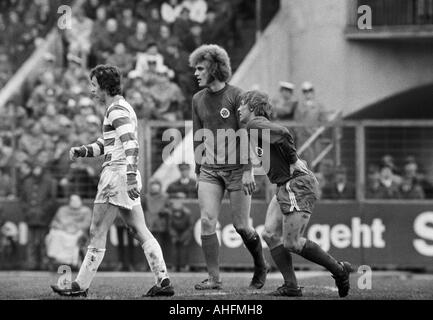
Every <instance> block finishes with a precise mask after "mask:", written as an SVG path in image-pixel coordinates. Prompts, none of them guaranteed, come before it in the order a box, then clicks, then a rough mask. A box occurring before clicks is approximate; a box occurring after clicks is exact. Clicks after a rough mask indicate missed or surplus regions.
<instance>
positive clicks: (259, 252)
mask: <svg viewBox="0 0 433 320" xmlns="http://www.w3.org/2000/svg"><path fill="white" fill-rule="evenodd" d="M236 231H237V232H238V233H239V235H240V236H241V238H242V240H243V242H244V244H245V246H246V247H247V249H248V251H249V252H250V253H251V255H252V256H253V259H254V266H255V267H256V268H258V269H263V268H266V262H265V257H264V256H263V248H262V241H261V239H260V237H259V235H258V234H257V232H256V231H255V230H254V229H237V228H236Z"/></svg>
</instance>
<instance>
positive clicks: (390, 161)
mask: <svg viewBox="0 0 433 320" xmlns="http://www.w3.org/2000/svg"><path fill="white" fill-rule="evenodd" d="M380 163H381V166H382V167H389V168H390V169H391V172H392V181H394V182H395V183H396V184H398V185H400V184H401V181H402V179H401V176H400V175H399V173H400V172H399V170H398V168H397V166H396V165H395V161H394V157H393V156H391V155H389V154H387V155H384V156H383V157H382V159H381V162H380Z"/></svg>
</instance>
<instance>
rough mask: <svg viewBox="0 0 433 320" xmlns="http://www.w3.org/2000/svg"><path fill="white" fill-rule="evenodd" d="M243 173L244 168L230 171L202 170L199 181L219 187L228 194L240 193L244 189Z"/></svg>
mask: <svg viewBox="0 0 433 320" xmlns="http://www.w3.org/2000/svg"><path fill="white" fill-rule="evenodd" d="M243 173H244V171H243V168H240V169H235V170H230V171H220V170H210V169H204V168H200V176H199V179H198V181H199V182H207V183H212V184H216V185H219V186H221V187H222V188H223V189H224V190H227V191H228V192H234V191H240V190H242V189H243V185H242V176H243Z"/></svg>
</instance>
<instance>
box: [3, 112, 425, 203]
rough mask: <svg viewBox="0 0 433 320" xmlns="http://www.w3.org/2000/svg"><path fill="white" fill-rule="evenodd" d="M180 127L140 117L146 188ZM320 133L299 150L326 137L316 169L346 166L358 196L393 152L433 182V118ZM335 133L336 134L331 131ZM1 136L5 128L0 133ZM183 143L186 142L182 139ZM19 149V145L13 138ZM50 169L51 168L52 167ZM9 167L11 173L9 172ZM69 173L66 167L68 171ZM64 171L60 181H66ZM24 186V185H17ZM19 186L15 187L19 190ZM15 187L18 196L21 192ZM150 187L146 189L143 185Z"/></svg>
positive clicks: (342, 125)
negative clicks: (171, 133)
mask: <svg viewBox="0 0 433 320" xmlns="http://www.w3.org/2000/svg"><path fill="white" fill-rule="evenodd" d="M280 123H284V125H285V126H287V127H288V128H289V129H290V130H291V131H292V132H293V134H294V135H295V136H296V135H297V132H298V130H299V129H302V128H304V127H303V126H302V124H300V123H296V122H280ZM176 128H177V129H179V131H180V132H181V135H182V137H185V136H186V135H187V134H188V133H189V132H190V130H191V121H187V122H176V123H173V122H152V121H151V122H147V121H140V122H139V142H140V145H141V147H140V163H139V166H140V168H141V169H140V170H141V172H142V179H143V181H142V182H143V186H144V187H146V186H147V183H148V181H149V180H150V178H151V177H152V176H153V175H154V174H155V172H156V171H157V169H158V168H160V166H161V165H163V164H164V162H163V159H162V150H163V149H164V147H166V146H167V145H168V144H169V143H173V141H162V134H163V133H164V131H165V130H166V129H170V130H173V129H176ZM317 128H318V129H316V131H315V134H314V135H313V136H312V137H311V139H308V141H307V143H305V144H304V145H303V146H299V145H298V148H299V149H298V151H299V153H300V154H301V157H302V156H303V154H304V152H307V151H308V148H309V146H311V145H313V144H314V143H317V142H318V141H320V140H321V139H322V138H323V136H325V139H324V140H325V143H323V144H321V147H320V148H318V149H317V153H316V154H314V157H313V158H312V161H313V169H314V171H315V172H316V173H318V175H325V176H326V175H331V178H332V170H334V169H335V168H336V167H340V166H343V167H345V168H346V172H347V179H348V181H350V182H353V184H354V185H355V187H356V188H355V189H356V193H355V195H354V197H353V199H350V200H357V201H366V200H369V199H367V197H366V192H365V190H366V187H367V182H368V169H369V167H370V165H372V164H376V165H379V166H380V163H381V159H382V157H383V156H385V155H390V156H392V157H393V158H394V159H395V165H396V167H398V168H399V170H398V171H399V172H398V174H400V175H402V174H403V172H402V171H403V165H404V161H405V160H404V159H405V158H406V157H408V156H413V157H414V158H415V159H416V161H417V163H418V166H419V171H420V173H422V174H423V176H424V177H425V179H426V181H431V182H433V181H432V180H433V140H432V139H431V137H433V120H361V121H345V120H341V121H340V120H339V121H336V122H332V123H326V124H322V125H320V126H318V127H317ZM329 133H331V134H329ZM0 135H1V132H0ZM181 143H183V142H181ZM13 148H14V151H15V152H14V153H16V151H17V144H16V143H15V142H14V143H13ZM10 163H12V166H11V167H8V168H7V170H6V168H2V174H5V175H6V174H7V173H8V172H9V181H11V179H12V182H11V183H12V185H17V184H19V182H18V181H17V180H16V176H17V174H16V171H17V169H18V168H17V166H18V162H17V161H12V162H10ZM48 169H50V168H48ZM5 172H6V173H5ZM67 173H68V172H64V176H66V175H67ZM62 176H63V175H62V174H61V175H60V176H59V177H57V178H59V179H58V182H60V181H61V179H60V178H61V177H62ZM18 187H19V185H18ZM15 191H16V190H15ZM15 191H14V195H16V193H15ZM144 191H145V189H144ZM430 192H431V190H428V192H426V199H429V198H433V196H432V195H431V193H430Z"/></svg>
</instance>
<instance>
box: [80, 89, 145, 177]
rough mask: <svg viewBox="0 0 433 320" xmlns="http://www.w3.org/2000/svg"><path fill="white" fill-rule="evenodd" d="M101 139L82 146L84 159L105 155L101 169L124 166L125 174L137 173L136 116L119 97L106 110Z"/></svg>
mask: <svg viewBox="0 0 433 320" xmlns="http://www.w3.org/2000/svg"><path fill="white" fill-rule="evenodd" d="M102 133H103V138H99V139H98V140H97V141H96V142H95V143H92V144H90V145H87V146H84V147H85V148H86V151H87V152H86V157H98V156H100V155H105V162H104V164H103V166H102V167H103V168H104V167H106V166H110V165H119V164H120V165H122V164H126V173H127V174H128V173H134V174H136V173H137V164H138V140H137V116H136V114H135V111H134V109H133V108H132V107H131V105H130V104H129V103H128V102H127V101H126V100H125V99H124V98H123V97H121V96H117V97H116V99H115V100H114V102H113V103H112V104H111V105H110V106H109V107H108V108H107V111H106V113H105V117H104V123H103V130H102Z"/></svg>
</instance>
